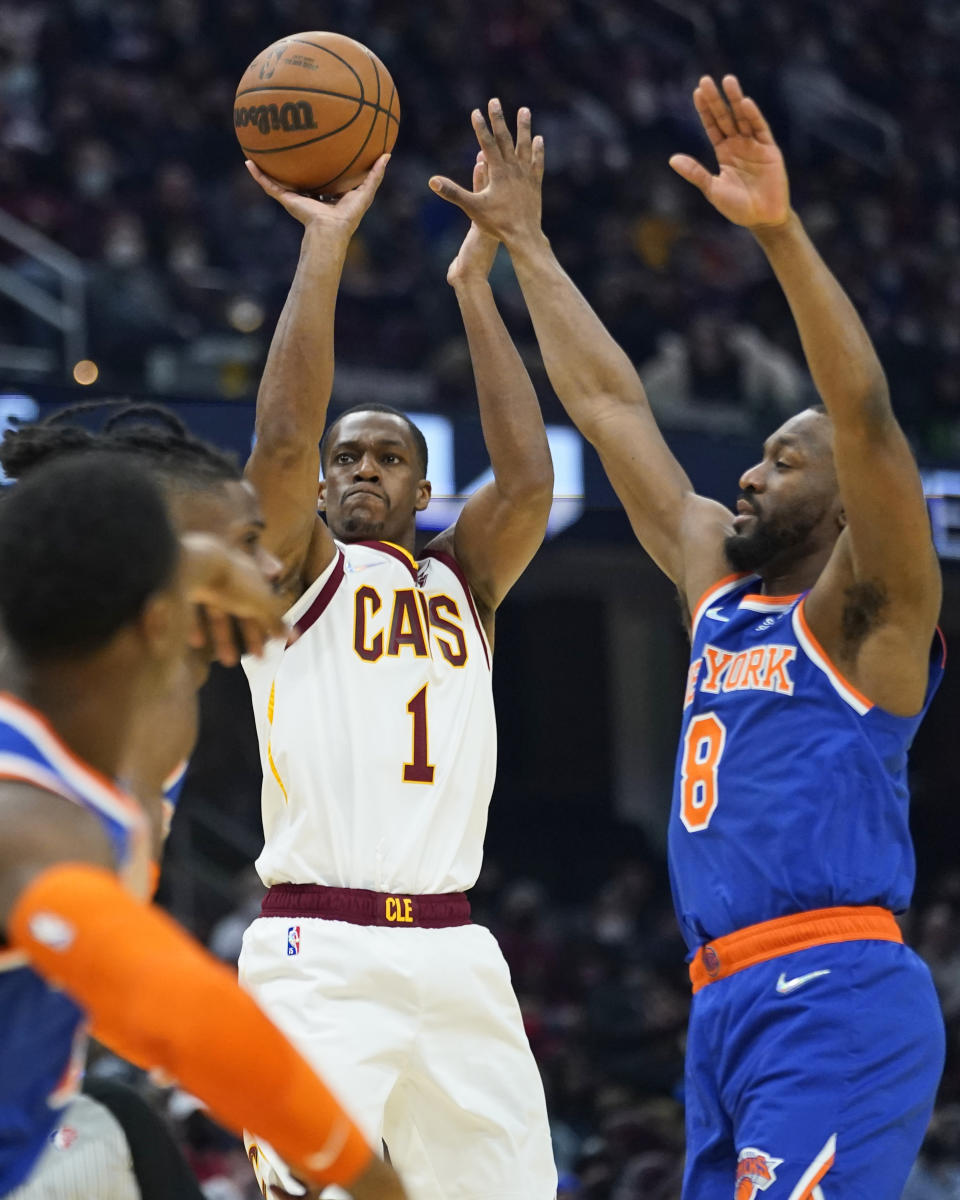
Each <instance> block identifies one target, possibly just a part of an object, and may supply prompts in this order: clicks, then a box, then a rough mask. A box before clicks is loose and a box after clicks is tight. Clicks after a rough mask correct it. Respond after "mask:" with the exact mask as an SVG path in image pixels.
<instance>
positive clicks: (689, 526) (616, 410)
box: [430, 100, 732, 601]
mask: <svg viewBox="0 0 960 1200" xmlns="http://www.w3.org/2000/svg"><path fill="white" fill-rule="evenodd" d="M489 115H490V125H489V127H488V125H487V122H486V121H485V120H484V118H483V116H482V115H481V113H480V112H479V110H477V111H475V112H474V113H473V116H472V121H473V128H474V131H475V132H476V135H477V140H478V141H479V143H480V148H481V150H482V152H483V154H484V157H485V159H486V160H487V163H488V166H489V172H490V175H489V182H488V184H487V186H486V187H485V188H483V189H482V190H480V191H478V192H476V193H473V192H468V191H466V190H465V189H463V188H460V187H458V186H457V185H456V184H455V183H453V182H451V181H450V180H449V179H444V178H442V177H434V178H433V179H431V181H430V186H431V187H432V188H433V190H434V191H435V192H437V193H438V194H439V195H441V196H443V197H444V198H445V199H447V200H450V201H452V202H453V203H454V204H457V205H458V206H459V207H460V208H462V209H463V210H464V212H466V213H467V215H468V216H469V217H471V219H472V220H473V221H474V222H475V223H476V224H477V225H478V226H479V227H480V228H482V229H484V230H486V231H487V232H488V233H490V234H491V235H492V236H494V237H497V238H499V239H500V240H501V241H502V242H503V243H504V245H505V246H506V247H507V250H508V251H509V252H510V257H511V259H512V260H513V265H514V269H515V270H516V273H517V279H518V281H519V283H520V287H521V289H522V291H523V296H524V299H525V301H526V303H527V308H528V309H529V311H530V316H531V318H532V320H533V326H534V330H535V332H536V335H537V340H538V342H539V343H540V349H541V351H542V353H543V361H544V365H545V367H546V369H547V374H548V375H549V377H550V382H551V383H552V385H553V387H554V390H555V391H556V393H557V395H558V397H559V398H560V402H561V403H562V404H563V406H564V408H565V409H566V410H567V412H568V413H569V415H570V417H571V419H572V420H573V422H574V423H575V424H576V426H577V428H578V429H579V430H580V432H581V433H582V434H583V435H584V437H586V438H587V439H588V441H590V442H591V443H592V444H593V446H595V447H596V449H597V451H598V452H599V454H600V458H601V460H602V462H603V465H604V468H605V470H606V472H607V475H608V476H609V478H610V481H611V483H612V484H613V486H614V488H615V489H616V492H617V495H618V496H619V497H620V500H621V501H622V503H623V505H624V508H625V509H626V511H627V515H628V517H629V518H630V522H631V524H632V525H633V529H634V532H635V533H636V535H637V537H638V538H639V540H640V541H641V543H642V544H643V546H644V547H645V549H646V550H647V551H648V552H649V554H650V555H651V556H652V557H653V559H654V560H655V561H656V562H657V564H658V565H659V566H660V567H661V568H662V570H663V571H664V572H665V573H666V574H667V575H668V576H669V577H670V578H671V579H672V580H673V581H674V582H675V583H676V584H677V585H678V587H680V588H681V590H682V591H684V592H685V593H686V595H687V597H688V599H689V600H691V601H693V600H696V599H697V598H698V597H699V595H700V593H701V592H702V591H703V590H704V588H706V587H707V586H708V585H709V584H710V583H712V582H714V581H715V580H716V579H717V578H718V577H719V576H721V575H723V574H724V573H725V571H726V569H727V568H726V566H725V560H724V558H723V538H724V536H725V535H726V534H727V533H728V532H730V531H731V522H732V515H731V513H729V512H728V511H727V510H726V509H725V508H724V507H723V506H722V505H719V504H716V503H714V502H713V501H711V500H706V499H704V498H703V497H700V496H697V495H696V494H695V493H694V491H693V488H692V486H691V483H690V480H689V479H688V478H687V475H686V473H685V472H684V470H683V468H682V467H681V466H680V464H679V463H678V462H677V460H676V459H675V458H674V456H673V454H672V453H671V452H670V450H669V448H668V447H667V444H666V442H665V441H664V440H663V437H662V435H661V433H660V431H659V429H658V428H657V424H656V421H655V420H654V417H653V413H652V412H651V410H650V406H649V404H648V403H647V398H646V395H645V393H644V390H643V385H642V384H641V382H640V379H639V377H638V376H637V373H636V371H635V370H634V368H633V366H632V364H631V363H630V360H629V359H628V358H627V356H626V355H625V354H624V352H623V351H622V350H621V349H620V347H619V346H618V345H617V344H616V342H615V341H614V340H613V338H612V337H611V336H610V334H609V333H608V332H607V330H606V329H605V328H604V326H603V324H602V323H601V321H600V319H599V318H598V317H597V315H596V313H595V312H594V311H593V310H592V309H591V308H590V306H589V304H587V302H586V300H585V299H584V298H583V296H582V295H581V294H580V292H579V291H578V290H577V288H576V287H575V285H574V284H573V282H572V281H571V280H570V278H569V277H568V276H567V274H566V273H565V272H564V270H563V268H562V267H561V266H560V264H559V263H558V262H557V259H556V257H555V255H554V254H553V251H552V249H551V247H550V243H549V242H548V241H547V239H546V237H545V236H544V234H543V231H542V229H541V225H540V182H541V178H542V168H539V167H538V166H537V163H538V162H539V161H542V158H541V156H542V153H543V150H542V146H543V142H542V139H541V138H539V137H537V138H534V139H532V148H533V149H532V153H531V154H530V156H529V157H527V156H525V155H522V154H519V153H517V151H516V149H515V148H514V146H513V142H512V139H511V138H510V135H509V132H508V131H507V128H506V124H505V122H504V119H503V114H502V112H501V109H500V105H499V102H498V101H496V100H491V102H490V106H489ZM517 126H518V144H519V145H523V144H526V142H528V141H530V112H529V110H528V109H525V108H524V109H521V110H520V113H519V115H518V118H517Z"/></svg>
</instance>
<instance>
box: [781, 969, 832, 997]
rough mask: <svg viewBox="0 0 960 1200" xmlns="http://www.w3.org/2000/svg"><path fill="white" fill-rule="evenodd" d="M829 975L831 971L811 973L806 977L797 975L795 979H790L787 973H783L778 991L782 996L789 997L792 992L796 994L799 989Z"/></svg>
mask: <svg viewBox="0 0 960 1200" xmlns="http://www.w3.org/2000/svg"><path fill="white" fill-rule="evenodd" d="M829 974H830V971H829V970H823V971H810V972H808V973H807V974H806V975H796V976H795V977H794V978H793V979H788V978H787V973H786V971H781V972H780V978H779V979H778V980H777V991H778V992H779V994H780V995H781V996H789V995H790V993H791V992H795V991H796V990H797V988H801V987H803V985H804V984H805V983H809V982H810V980H811V979H819V978H820V976H821V975H829Z"/></svg>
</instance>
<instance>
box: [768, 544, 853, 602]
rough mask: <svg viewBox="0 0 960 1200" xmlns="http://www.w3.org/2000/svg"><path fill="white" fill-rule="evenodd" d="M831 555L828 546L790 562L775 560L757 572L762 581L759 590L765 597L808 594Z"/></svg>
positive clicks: (831, 548) (831, 549) (831, 551)
mask: <svg viewBox="0 0 960 1200" xmlns="http://www.w3.org/2000/svg"><path fill="white" fill-rule="evenodd" d="M834 544H835V543H834ZM832 553H833V545H830V546H822V547H820V548H819V549H818V550H814V551H811V552H810V553H809V554H806V555H804V556H803V557H802V558H798V559H794V560H793V561H792V562H782V561H778V560H776V559H775V560H774V561H773V562H771V563H770V564H769V565H768V566H766V567H761V568H760V570H759V571H758V572H757V574H758V575H759V576H760V578H761V579H762V580H763V586H762V587H761V589H760V590H761V591H762V593H763V594H764V595H765V596H799V595H800V593H801V592H808V591H809V590H810V589H811V588H812V587H813V585H814V584H815V583H816V582H817V580H818V579H819V578H820V576H821V574H822V573H823V568H824V567H825V566H826V565H827V563H828V562H829V560H830V555H831V554H832Z"/></svg>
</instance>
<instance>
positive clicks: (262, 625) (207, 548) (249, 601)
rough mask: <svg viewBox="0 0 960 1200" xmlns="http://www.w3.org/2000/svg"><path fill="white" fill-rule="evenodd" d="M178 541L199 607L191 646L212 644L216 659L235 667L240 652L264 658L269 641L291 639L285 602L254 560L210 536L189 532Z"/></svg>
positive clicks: (187, 586) (186, 583) (186, 585)
mask: <svg viewBox="0 0 960 1200" xmlns="http://www.w3.org/2000/svg"><path fill="white" fill-rule="evenodd" d="M180 541H181V545H182V547H183V582H184V590H185V592H186V594H187V598H188V599H189V600H190V601H191V602H192V603H193V604H195V605H198V606H199V608H200V614H199V616H198V620H197V622H196V623H195V627H194V629H193V632H192V633H191V636H190V644H191V645H192V646H195V647H197V648H198V649H202V648H204V647H205V646H208V645H212V648H213V652H214V655H215V657H216V658H217V659H218V660H219V661H220V662H221V663H223V665H224V666H226V667H232V666H235V665H236V664H237V663H238V662H239V661H240V655H241V654H242V653H250V654H262V653H263V647H264V645H265V644H266V642H267V641H268V640H269V639H270V638H273V637H283V638H286V637H287V636H288V632H289V631H288V630H287V627H286V625H285V624H284V623H283V619H282V609H283V604H282V601H281V600H280V598H279V597H278V596H277V594H276V592H275V591H274V590H273V588H272V587H271V586H270V584H269V583H268V582H267V580H266V579H265V578H264V576H263V574H262V573H261V571H260V570H259V568H258V567H257V565H256V563H255V562H254V561H253V559H251V558H249V557H248V556H247V555H246V554H241V553H240V552H239V551H238V550H231V549H230V547H229V546H227V545H225V544H224V543H223V542H221V541H220V539H219V538H215V537H213V536H211V535H209V534H202V533H188V534H184V535H183V537H182V538H181V539H180ZM231 618H232V619H231ZM234 622H236V624H235V623H234ZM238 630H239V633H240V635H241V638H242V642H241V641H239V640H238V638H237V632H238Z"/></svg>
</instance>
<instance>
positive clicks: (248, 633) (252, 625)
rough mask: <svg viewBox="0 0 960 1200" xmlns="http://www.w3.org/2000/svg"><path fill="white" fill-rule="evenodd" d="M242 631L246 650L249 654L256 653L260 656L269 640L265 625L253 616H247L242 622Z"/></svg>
mask: <svg viewBox="0 0 960 1200" xmlns="http://www.w3.org/2000/svg"><path fill="white" fill-rule="evenodd" d="M240 631H241V633H242V634H243V648H244V651H245V652H246V653H247V654H255V655H256V656H257V658H259V657H260V656H261V655H262V654H263V648H264V646H265V645H266V641H267V638H266V633H265V630H264V628H263V626H262V625H261V624H260V622H259V621H255V620H254V619H253V618H252V617H247V618H246V619H245V620H243V621H241V622H240Z"/></svg>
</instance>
